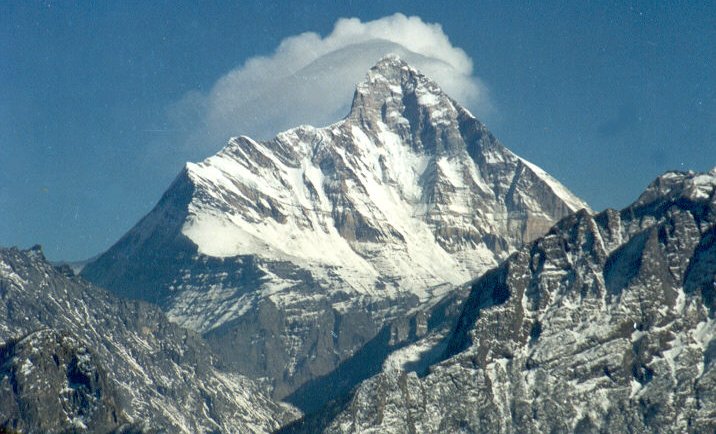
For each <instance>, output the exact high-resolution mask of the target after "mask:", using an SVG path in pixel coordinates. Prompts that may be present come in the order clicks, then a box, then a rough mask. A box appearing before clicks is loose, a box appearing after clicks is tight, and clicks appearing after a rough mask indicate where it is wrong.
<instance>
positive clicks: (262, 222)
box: [83, 56, 587, 397]
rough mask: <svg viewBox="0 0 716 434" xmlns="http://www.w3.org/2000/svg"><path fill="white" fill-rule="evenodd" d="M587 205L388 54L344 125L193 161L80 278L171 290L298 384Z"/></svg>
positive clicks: (237, 346) (247, 358)
mask: <svg viewBox="0 0 716 434" xmlns="http://www.w3.org/2000/svg"><path fill="white" fill-rule="evenodd" d="M583 208H587V205H585V204H584V203H583V202H582V201H581V200H579V199H578V198H576V197H575V196H574V195H573V194H571V193H570V192H569V191H568V190H567V189H565V188H564V187H563V186H561V185H560V184H559V183H558V182H557V181H556V180H554V179H553V178H552V177H550V176H549V175H547V174H546V173H545V172H544V171H542V170H541V169H539V168H538V167H536V166H535V165H533V164H531V163H528V162H526V161H525V160H523V159H521V158H519V157H518V156H516V155H515V154H513V153H512V152H510V151H509V150H508V149H507V148H505V147H504V146H503V145H502V144H500V143H499V142H498V141H497V140H496V139H495V138H494V137H493V136H492V134H491V133H490V132H489V131H488V130H487V129H486V128H485V126H484V125H483V124H482V123H480V122H479V121H478V120H477V119H475V118H474V117H473V116H472V115H471V114H470V113H469V112H468V111H467V110H466V109H464V108H463V107H461V106H460V105H459V104H457V103H456V102H455V101H454V100H453V99H451V98H450V97H449V96H447V95H446V94H445V93H444V92H443V91H442V90H440V88H439V87H438V85H437V84H436V83H434V82H433V81H431V80H430V79H428V78H427V77H425V76H424V75H422V74H421V73H420V72H418V71H416V70H415V69H413V68H411V67H410V66H409V65H407V64H406V63H405V62H403V61H402V60H400V59H399V58H397V57H395V56H389V57H386V58H384V59H382V60H381V61H379V62H378V63H377V64H376V65H375V66H374V67H373V68H372V69H371V70H370V71H369V73H368V75H367V77H366V79H365V81H363V82H361V83H360V84H358V85H357V88H356V91H355V95H354V98H353V104H352V107H351V110H350V113H349V114H348V116H347V117H346V118H345V119H343V120H342V121H340V122H337V123H335V124H333V125H330V126H328V127H325V128H314V127H310V126H301V127H298V128H295V129H292V130H289V131H286V132H284V133H281V134H279V135H278V136H276V138H274V139H273V140H270V141H266V142H257V141H254V140H252V139H250V138H248V137H238V138H233V139H231V140H230V141H229V143H228V145H226V147H225V148H224V149H222V150H221V151H220V152H219V153H218V154H216V155H214V156H212V157H210V158H207V159H206V160H204V161H203V162H201V163H198V164H193V163H189V164H187V165H186V167H185V168H184V170H183V171H182V172H181V174H180V175H179V176H178V178H177V179H176V180H175V182H174V183H173V184H172V186H171V187H170V188H169V190H168V191H167V192H166V193H165V195H164V196H163V197H162V199H161V200H160V202H159V203H158V204H157V206H156V207H155V208H154V209H153V210H152V211H151V212H150V213H149V214H148V215H147V216H146V217H145V218H143V219H142V220H141V221H140V222H139V223H138V224H137V225H136V226H135V227H134V228H133V229H132V230H130V231H129V232H128V233H127V234H126V235H125V236H124V237H123V238H122V239H121V240H119V241H118V242H117V244H115V245H114V246H113V247H112V248H111V249H110V250H108V251H107V252H106V253H104V254H103V255H102V256H100V257H99V258H98V259H97V260H96V261H94V262H92V263H90V264H88V265H87V266H86V268H85V269H84V270H83V275H84V276H86V277H87V278H88V279H90V280H92V281H93V282H95V283H97V284H99V285H100V286H105V287H108V288H110V289H112V290H113V291H115V292H117V293H119V294H122V295H126V296H130V297H136V298H141V299H145V300H149V301H153V302H157V303H158V304H159V305H160V306H161V307H162V308H163V309H164V310H165V311H166V312H167V314H168V316H169V317H170V318H171V319H172V320H173V321H175V322H176V323H178V324H180V325H182V326H185V327H188V328H191V329H194V330H196V331H198V332H200V333H203V334H204V335H205V336H206V337H207V339H209V341H210V342H212V343H214V347H215V348H216V350H217V351H218V352H219V353H220V354H221V355H222V356H223V359H224V360H225V362H226V363H228V364H229V365H231V366H233V367H235V368H237V369H239V371H241V372H243V373H246V374H248V375H250V376H253V377H268V378H270V379H271V380H272V381H273V384H274V386H275V390H274V393H275V396H277V397H284V396H286V395H288V394H290V393H291V392H293V391H294V390H295V389H296V388H297V387H299V386H300V385H302V384H303V383H305V382H306V381H308V380H311V379H314V378H317V377H319V376H322V375H325V374H327V373H329V372H331V371H332V370H333V369H335V368H336V367H337V366H338V365H339V364H340V363H341V362H342V361H344V360H346V359H347V358H349V357H350V356H351V355H353V354H355V353H356V351H358V350H359V349H360V348H361V347H362V346H363V345H365V344H366V343H367V342H368V341H370V340H371V339H372V338H374V337H375V336H376V335H377V334H378V332H379V330H380V329H381V328H382V327H383V326H384V325H385V324H387V323H390V321H392V320H393V319H395V318H398V317H400V316H401V315H402V314H404V313H406V312H408V311H409V310H410V309H413V308H415V307H417V306H424V305H426V304H427V305H429V304H431V303H434V302H436V301H437V300H439V299H440V297H442V296H444V295H445V294H446V293H448V292H449V291H451V290H452V289H453V288H455V287H456V286H457V285H460V284H462V283H464V282H466V281H468V280H470V279H471V278H473V277H474V276H476V275H479V274H481V273H482V272H484V271H485V270H487V269H489V268H491V267H493V266H495V265H496V264H497V263H498V261H499V260H501V259H503V258H505V257H507V255H508V254H509V253H511V252H512V251H514V249H515V248H517V247H519V246H520V245H521V244H522V243H523V242H525V241H530V240H532V239H534V238H536V237H537V236H539V235H542V234H543V233H544V232H545V231H546V230H547V229H548V228H549V227H550V226H551V225H552V224H553V223H554V222H556V221H557V220H559V219H560V218H562V217H564V216H566V215H568V214H570V213H572V212H575V211H578V210H580V209H583Z"/></svg>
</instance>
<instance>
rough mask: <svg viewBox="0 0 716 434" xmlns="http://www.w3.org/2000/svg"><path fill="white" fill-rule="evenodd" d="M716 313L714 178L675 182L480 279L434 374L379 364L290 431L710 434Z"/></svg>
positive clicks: (421, 349)
mask: <svg viewBox="0 0 716 434" xmlns="http://www.w3.org/2000/svg"><path fill="white" fill-rule="evenodd" d="M715 314H716V168H715V169H714V170H712V171H711V172H709V173H701V174H699V173H693V172H669V173H666V174H664V175H663V176H661V177H659V178H657V179H656V180H655V181H654V182H653V183H652V184H651V185H649V187H648V188H647V189H646V191H645V192H644V193H643V194H642V195H641V196H640V197H639V199H638V200H637V201H636V202H634V203H633V204H632V205H630V206H629V207H627V208H625V209H623V210H621V211H616V210H612V209H607V210H606V211H603V212H601V213H599V214H596V215H591V214H590V213H588V212H585V211H580V212H579V213H577V214H575V215H571V216H568V217H566V218H564V219H563V220H561V221H560V222H559V223H558V224H557V225H555V226H554V227H553V228H552V229H551V230H550V231H549V232H548V234H547V235H545V236H544V237H542V238H539V239H537V240H535V241H534V242H532V243H529V244H527V245H525V246H524V247H522V248H521V249H519V250H518V251H517V252H515V253H514V254H513V255H511V256H510V257H509V258H508V259H507V260H506V261H505V262H504V263H503V264H501V265H500V266H499V267H497V268H495V269H493V270H491V271H489V272H487V273H486V274H485V275H484V276H483V277H481V278H480V279H478V280H477V281H476V282H475V283H474V285H473V286H472V290H471V293H470V296H469V297H468V299H467V301H466V302H465V304H464V306H463V311H462V314H461V316H460V318H459V320H458V321H457V322H456V324H455V327H454V329H453V331H452V333H450V334H449V335H448V336H447V337H446V338H445V339H444V340H443V341H442V342H443V343H444V344H445V346H446V350H445V351H444V353H443V357H442V359H443V360H442V361H440V362H438V363H434V364H433V365H432V366H431V367H430V369H429V370H428V371H426V372H411V371H410V370H409V369H405V366H403V367H400V366H397V368H396V366H386V367H385V369H384V371H383V372H382V373H381V374H379V375H377V376H375V377H373V378H371V379H370V380H368V381H366V382H364V383H363V384H361V385H360V387H359V388H358V389H357V390H356V391H355V394H354V395H353V397H352V398H351V400H350V401H347V402H346V403H345V404H344V405H343V407H340V408H335V407H334V408H331V409H327V410H325V411H324V412H322V414H320V415H318V416H316V417H314V418H309V419H307V420H304V421H302V422H301V423H297V424H294V425H293V426H291V427H289V428H287V429H286V430H285V431H286V432H331V433H334V432H344V433H347V432H361V433H371V432H381V433H383V432H401V433H407V432H410V433H417V432H421V433H423V432H424V433H431V432H435V433H437V432H496V433H514V432H520V433H540V432H589V433H592V432H593V433H597V432H635V433H647V432H669V433H681V432H695V433H707V432H708V433H710V432H714V431H715V430H716V393H715V392H714V391H716V369H714V365H715V364H716V340H715V339H714V338H715V336H716V334H715V333H716V320H715V319H714V316H715ZM432 345H433V344H432V343H430V342H427V344H426V343H425V342H419V343H418V344H416V345H414V346H412V347H407V348H405V349H403V350H401V351H403V352H405V351H410V350H411V349H412V351H413V352H414V353H415V354H414V355H415V356H416V357H420V356H421V355H422V354H424V353H425V347H427V348H430V347H431V346H432Z"/></svg>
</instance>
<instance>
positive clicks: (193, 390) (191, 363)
mask: <svg viewBox="0 0 716 434" xmlns="http://www.w3.org/2000/svg"><path fill="white" fill-rule="evenodd" d="M0 300H1V301H0V431H2V432H29V433H45V432H115V430H116V431H117V432H184V433H198V432H216V431H217V430H218V431H222V432H243V433H256V432H271V431H273V430H275V429H277V428H278V427H279V426H281V425H282V424H283V423H285V422H286V421H288V420H290V419H291V418H293V417H296V415H297V411H296V410H291V409H289V408H288V407H286V406H283V405H280V404H278V403H276V402H274V401H272V400H271V399H270V398H269V396H268V394H267V393H266V392H265V391H264V388H263V387H259V385H257V384H255V383H254V382H253V381H251V380H249V379H248V378H244V377H242V376H240V375H236V374H234V373H230V372H226V371H223V370H220V369H218V368H217V363H216V357H215V356H213V355H212V353H211V351H210V349H209V348H208V347H207V345H206V343H204V342H203V341H202V340H201V338H200V337H199V336H197V335H196V334H195V333H193V332H191V331H187V330H185V329H182V328H180V327H179V326H177V325H176V324H173V323H170V322H169V321H168V320H167V319H166V317H165V315H164V314H163V313H162V312H161V311H159V309H158V308H157V307H155V306H152V305H150V304H148V303H145V302H140V301H124V300H120V299H118V298H117V297H116V296H114V295H112V294H111V293H110V292H108V291H106V290H104V289H101V288H97V287H94V286H92V285H90V284H89V283H88V282H86V281H85V280H84V279H81V278H78V277H75V276H74V275H73V273H72V271H71V270H70V268H69V267H68V266H65V267H63V268H56V267H53V266H52V265H50V264H49V263H48V262H47V261H46V260H45V258H44V256H43V255H42V252H41V250H40V249H39V248H33V249H31V250H27V251H22V250H18V249H15V248H12V249H0Z"/></svg>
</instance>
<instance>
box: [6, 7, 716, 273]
mask: <svg viewBox="0 0 716 434" xmlns="http://www.w3.org/2000/svg"><path fill="white" fill-rule="evenodd" d="M522 3H523V2H515V4H510V2H446V3H443V2H435V1H425V2H413V1H411V2H398V1H385V2H378V1H326V2H291V1H286V2H270V1H262V2H255V3H250V2H241V3H239V2H202V4H201V6H195V5H193V2H191V3H190V2H187V3H183V2H182V3H176V4H175V2H167V3H162V2H146V1H139V2H130V1H122V2H92V3H90V2H76V3H75V2H69V1H67V2H42V3H40V2H26V1H3V2H0V245H2V246H10V245H18V246H21V247H28V246H30V245H32V244H35V243H40V244H42V245H43V246H45V252H46V254H47V256H48V257H50V258H51V259H69V260H73V259H81V258H86V257H89V256H92V255H95V254H97V253H99V252H100V251H102V250H104V249H106V248H107V247H109V246H110V245H111V244H112V243H114V242H115V241H116V240H117V239H118V238H119V237H120V236H121V235H122V234H123V233H124V232H125V231H126V230H128V229H129V228H130V227H131V226H133V225H134V224H135V223H136V222H137V221H138V220H139V219H140V218H141V217H142V216H143V215H144V214H145V213H147V212H148V211H149V210H150V209H151V208H152V206H153V205H154V204H155V203H156V201H157V200H158V199H159V197H160V196H161V194H162V192H163V191H164V190H165V189H166V188H167V187H168V185H169V183H170V182H171V181H172V179H173V178H174V176H175V175H176V174H177V173H178V172H179V170H180V169H181V167H182V164H183V162H184V161H185V160H187V159H191V160H197V159H202V158H204V157H206V156H208V155H209V154H210V153H212V151H216V150H218V149H219V148H220V147H221V145H222V144H223V143H216V144H215V145H213V146H212V147H210V148H201V149H194V150H192V149H187V148H185V147H178V148H177V149H176V150H173V151H171V152H156V151H155V152H150V148H152V147H153V146H154V145H156V143H161V142H163V141H165V142H166V141H168V140H169V139H168V137H172V136H171V131H168V130H170V129H171V128H172V126H171V124H169V123H168V121H167V111H168V110H169V108H170V107H172V106H173V105H174V104H176V103H177V102H178V101H180V100H181V99H182V98H184V97H185V95H187V93H190V92H192V91H198V92H208V91H209V90H210V89H211V88H212V87H213V86H214V84H215V83H216V81H217V80H218V79H219V78H220V77H222V76H223V75H224V74H226V73H227V72H229V71H230V70H232V69H234V68H236V67H238V66H240V65H242V64H243V63H244V62H245V61H246V60H247V59H249V58H251V57H254V56H258V55H271V53H273V52H274V51H275V50H276V48H277V47H278V45H279V44H280V43H281V41H282V40H283V39H284V38H286V37H288V36H292V35H297V34H299V33H302V32H307V31H311V32H316V33H318V34H320V35H321V36H325V35H327V34H328V33H330V32H331V30H332V29H333V26H334V24H335V22H336V20H337V19H338V18H340V17H357V18H359V19H361V21H364V22H365V21H370V20H375V19H378V18H381V17H384V16H387V15H391V14H393V13H395V12H401V13H403V14H405V15H408V16H413V15H416V16H419V17H421V18H422V20H423V21H425V22H429V23H439V24H441V25H442V28H443V31H444V33H445V34H446V35H447V36H448V37H449V38H450V42H451V43H452V45H453V46H455V47H458V48H461V49H462V50H464V51H465V53H466V54H467V55H468V56H469V57H470V58H471V59H472V61H473V64H474V69H473V73H474V75H475V76H477V77H479V78H480V80H481V81H482V83H484V85H485V86H486V88H487V89H488V91H489V98H490V102H491V106H492V109H491V110H489V112H487V113H486V114H485V115H484V116H483V120H484V121H485V122H486V123H487V125H488V127H489V128H490V129H491V130H492V131H493V132H494V133H495V134H496V135H497V136H498V138H500V139H501V141H502V142H503V143H505V144H506V145H507V146H508V147H509V148H511V149H512V150H513V151H515V152H516V153H518V154H519V155H521V156H523V157H525V158H527V159H529V160H531V161H532V162H534V163H536V164H538V165H540V166H542V167H543V168H544V169H546V170H547V171H548V172H550V173H551V174H553V175H554V176H555V177H557V178H558V179H559V180H560V181H562V182H563V183H564V184H565V185H567V186H568V187H569V188H570V189H572V190H573V191H574V192H575V193H576V194H578V195H579V196H581V197H582V198H584V199H585V200H587V201H588V202H589V203H590V204H591V205H592V207H593V208H595V209H603V208H605V207H615V208H619V207H623V206H624V205H626V204H628V203H629V202H631V201H632V200H633V199H635V198H636V196H637V195H638V194H639V192H640V191H641V190H642V189H643V188H644V187H645V185H646V184H647V183H648V182H649V181H650V180H652V179H653V178H654V177H656V176H657V175H658V174H660V173H661V172H663V171H665V170H669V169H694V170H700V171H704V170H708V169H710V168H711V167H713V166H714V165H716V140H715V138H716V7H715V6H713V5H712V2H701V3H698V2H679V3H678V4H672V3H670V2H653V1H647V2H613V3H612V2H606V1H603V2H564V3H559V2H539V4H530V5H523V4H522ZM235 134H237V135H238V134H242V131H236V132H235ZM153 144H154V145H153ZM163 146H164V147H160V148H156V146H154V148H153V149H155V150H156V149H165V150H168V149H171V147H169V146H168V145H167V144H166V143H165V144H164V145H163Z"/></svg>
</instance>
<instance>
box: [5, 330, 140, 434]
mask: <svg viewBox="0 0 716 434" xmlns="http://www.w3.org/2000/svg"><path fill="white" fill-rule="evenodd" d="M96 359H97V357H96V356H95V355H94V354H92V352H91V351H90V350H89V349H88V348H87V345H86V344H84V343H81V342H80V341H78V340H77V339H76V338H74V337H72V336H69V335H66V334H61V333H58V332H56V331H54V330H49V329H48V330H41V331H38V332H35V333H31V334H30V335H28V336H26V337H24V338H23V339H22V340H20V341H19V342H10V343H7V344H5V346H4V347H2V348H0V375H2V381H1V382H0V424H1V426H3V427H4V428H5V429H12V430H16V431H18V432H69V431H73V430H77V431H81V430H87V431H90V432H109V431H112V430H115V429H118V428H119V427H120V426H122V425H124V424H126V423H127V420H126V419H124V417H123V414H122V409H121V406H120V405H119V403H118V402H117V395H116V392H115V391H114V390H113V387H112V386H113V385H112V384H111V382H110V381H108V379H107V375H106V373H105V372H104V371H103V368H102V367H101V366H98V364H97V360H96Z"/></svg>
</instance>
